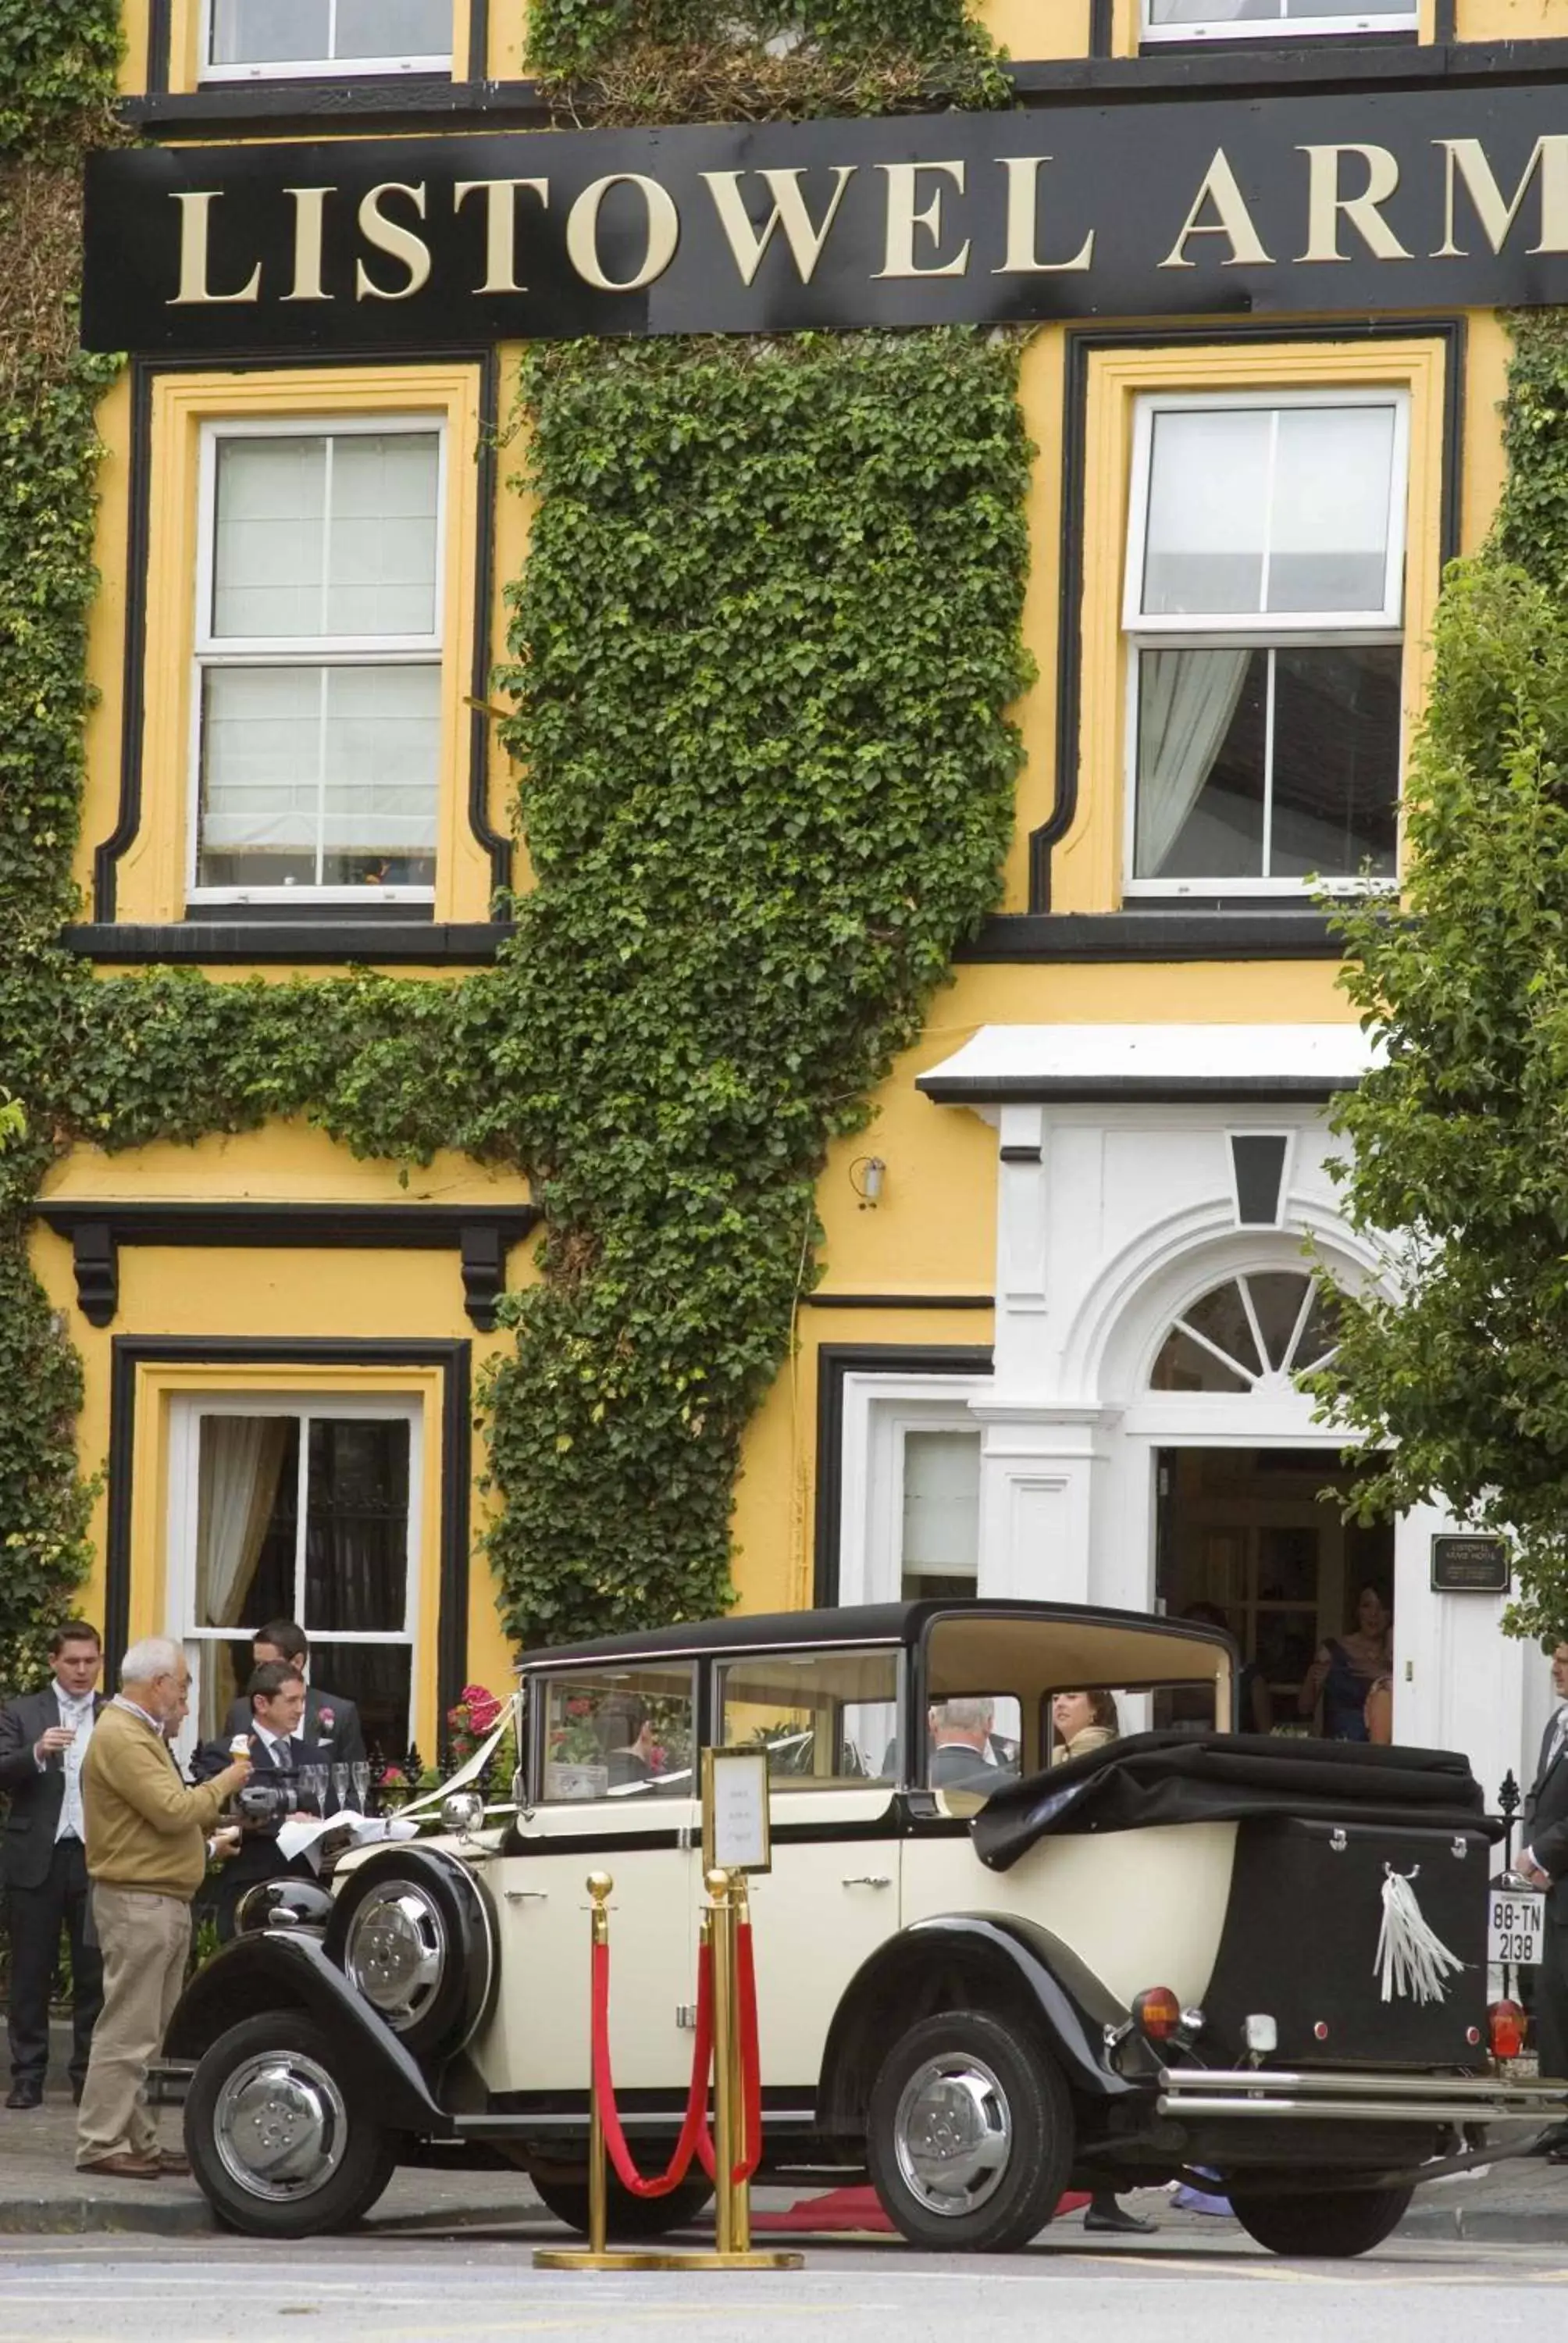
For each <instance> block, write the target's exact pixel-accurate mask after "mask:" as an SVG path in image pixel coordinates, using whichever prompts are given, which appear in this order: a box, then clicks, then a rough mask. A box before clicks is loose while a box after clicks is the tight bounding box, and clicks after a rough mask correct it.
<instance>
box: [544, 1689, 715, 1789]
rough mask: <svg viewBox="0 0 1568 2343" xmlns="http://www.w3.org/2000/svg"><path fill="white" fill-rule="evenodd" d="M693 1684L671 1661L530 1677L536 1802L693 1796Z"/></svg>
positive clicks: (694, 1711) (694, 1707)
mask: <svg viewBox="0 0 1568 2343" xmlns="http://www.w3.org/2000/svg"><path fill="white" fill-rule="evenodd" d="M695 1684H696V1669H695V1667H694V1666H693V1665H692V1664H681V1663H678V1662H671V1663H668V1664H664V1665H656V1666H649V1667H626V1668H614V1667H612V1668H602V1669H600V1668H571V1669H563V1670H562V1672H561V1674H559V1675H548V1676H536V1677H535V1678H534V1680H533V1685H532V1691H531V1694H530V1699H531V1703H532V1705H533V1709H534V1714H535V1715H538V1717H539V1719H540V1727H539V1730H540V1748H539V1751H538V1803H539V1804H540V1805H560V1804H562V1803H564V1802H566V1801H568V1800H580V1799H590V1798H645V1797H649V1796H657V1795H658V1794H659V1793H660V1792H663V1793H665V1794H666V1795H678V1796H683V1797H689V1796H691V1795H694V1789H693V1780H694V1776H693V1773H692V1738H693V1720H694V1717H695V1715H696V1704H695V1697H694V1692H695Z"/></svg>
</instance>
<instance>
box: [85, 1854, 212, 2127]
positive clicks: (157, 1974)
mask: <svg viewBox="0 0 1568 2343" xmlns="http://www.w3.org/2000/svg"><path fill="white" fill-rule="evenodd" d="M93 1925H94V1926H95V1928H96V1930H97V1933H98V1942H99V1944H100V1945H101V1946H102V1947H103V1953H104V2008H103V2015H102V2016H100V2017H99V2019H98V2023H97V2025H96V2026H95V2028H94V2032H93V2054H92V2056H91V2057H90V2058H89V2060H88V2062H87V2079H86V2083H85V2086H84V2087H83V2091H82V2105H81V2110H80V2113H79V2114H78V2116H77V2118H76V2162H77V2164H78V2165H83V2164H92V2163H95V2162H96V2160H97V2158H98V2157H101V2156H125V2155H127V2154H128V2155H134V2156H146V2155H148V2154H149V2153H151V2152H152V2151H153V2150H155V2149H156V2147H157V2139H158V2136H157V2131H156V2127H155V2126H154V2123H153V2119H152V2117H151V2116H150V2115H149V2114H148V2113H147V2097H146V2082H147V2065H148V2061H149V2060H151V2059H153V2058H156V2056H157V2055H158V2052H159V2051H160V2050H161V2049H162V2048H163V2043H164V2036H165V2035H166V2033H167V2031H168V2025H169V2020H170V2018H171V2017H172V2016H174V2013H175V2004H176V2002H177V2001H178V1999H179V1997H180V1989H181V1987H182V1986H183V1985H184V1983H185V1974H186V1956H187V1955H188V1953H189V1951H190V1941H191V1912H190V1906H189V1905H188V1904H182V1903H181V1902H180V1900H179V1898H178V1897H177V1896H149V1895H147V1894H146V1891H145V1890H144V1889H142V1888H138V1887H108V1886H106V1885H104V1883H103V1882H102V1881H101V1880H95V1882H94V1884H93Z"/></svg>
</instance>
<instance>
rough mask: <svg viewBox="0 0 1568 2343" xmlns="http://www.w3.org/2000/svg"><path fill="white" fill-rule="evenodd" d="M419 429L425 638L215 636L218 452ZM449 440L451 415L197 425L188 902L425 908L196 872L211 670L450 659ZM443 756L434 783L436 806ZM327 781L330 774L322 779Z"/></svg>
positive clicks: (359, 892) (352, 889)
mask: <svg viewBox="0 0 1568 2343" xmlns="http://www.w3.org/2000/svg"><path fill="white" fill-rule="evenodd" d="M398 432H417V433H420V434H421V435H423V436H426V437H428V436H430V435H431V434H434V436H435V437H436V440H437V458H436V461H437V474H436V577H435V599H434V609H433V614H432V615H433V619H434V624H433V627H432V629H431V631H430V633H429V634H427V635H215V634H214V632H213V629H212V614H213V592H214V586H215V578H216V535H217V453H218V448H219V447H220V445H221V444H222V443H223V442H224V441H226V440H231V439H320V438H324V439H326V440H327V442H328V451H329V452H328V463H329V464H330V461H331V457H330V443H331V442H332V441H333V440H334V439H347V438H356V437H377V438H382V437H391V436H393V435H394V434H395V433H398ZM447 456H448V440H447V417H446V416H445V414H430V415H417V414H397V415H377V414H367V415H344V416H338V415H326V416H317V415H297V416H289V417H256V418H252V417H246V416H236V417H227V416H225V417H215V418H214V419H213V420H212V421H210V422H206V423H204V424H203V425H202V427H201V441H200V455H199V460H198V471H197V486H196V625H195V649H194V654H193V658H192V673H191V691H190V781H189V789H188V793H187V819H186V901H187V902H188V903H308V904H313V905H314V904H324V903H366V902H372V903H429V902H433V901H434V900H435V894H436V890H435V888H434V886H429V887H371V886H348V887H333V886H321V887H317V886H312V885H305V886H294V887H266V886H246V887H203V886H200V885H198V883H197V880H196V871H197V869H198V867H199V861H200V853H201V813H202V807H201V788H202V718H203V705H204V699H205V693H204V690H203V679H204V677H205V675H206V670H207V669H208V668H209V667H211V668H267V667H302V666H303V667H433V668H435V669H436V670H437V675H439V673H440V671H441V669H442V668H443V666H444V663H445V659H446V624H447V611H446V601H447V591H446V587H447V560H446V552H447V513H448V500H447ZM441 781H442V771H441V766H440V762H439V760H437V770H436V772H435V774H434V776H433V777H432V786H433V788H434V789H435V791H436V794H437V807H436V808H435V809H433V811H435V812H436V814H437V830H438V801H439V795H440V789H441ZM323 784H324V785H325V775H324V776H323Z"/></svg>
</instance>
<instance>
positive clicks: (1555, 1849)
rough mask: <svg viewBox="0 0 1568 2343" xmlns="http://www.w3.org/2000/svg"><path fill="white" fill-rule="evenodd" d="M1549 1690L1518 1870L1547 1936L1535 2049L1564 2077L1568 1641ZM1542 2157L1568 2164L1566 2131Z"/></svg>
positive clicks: (1567, 2058)
mask: <svg viewBox="0 0 1568 2343" xmlns="http://www.w3.org/2000/svg"><path fill="white" fill-rule="evenodd" d="M1552 1689H1553V1692H1554V1693H1555V1694H1557V1698H1558V1701H1559V1703H1560V1704H1561V1705H1560V1706H1559V1707H1558V1708H1557V1710H1556V1712H1555V1713H1554V1715H1553V1717H1552V1719H1551V1721H1550V1723H1549V1724H1548V1725H1547V1727H1546V1731H1545V1733H1544V1735H1543V1736H1542V1742H1541V1762H1540V1764H1539V1765H1538V1766H1537V1767H1536V1769H1535V1779H1534V1781H1533V1783H1532V1785H1531V1786H1530V1793H1529V1795H1528V1796H1527V1797H1526V1799H1525V1801H1524V1851H1523V1854H1522V1855H1521V1856H1520V1858H1519V1865H1518V1867H1519V1869H1520V1871H1521V1872H1522V1873H1523V1875H1524V1877H1525V1878H1526V1879H1528V1880H1529V1881H1530V1882H1531V1884H1532V1885H1533V1886H1538V1887H1544V1888H1545V1890H1546V1935H1545V1942H1544V1944H1543V1947H1542V1954H1541V1966H1540V1967H1539V1968H1538V1969H1537V1971H1536V1972H1535V2047H1536V2052H1537V2055H1538V2056H1539V2058H1540V2061H1541V2072H1542V2074H1543V2075H1550V2076H1551V2077H1553V2079H1556V2078H1557V2077H1562V2076H1568V1639H1564V1641H1563V1642H1562V1643H1560V1644H1558V1645H1557V1646H1556V1648H1555V1649H1554V1651H1553V1654H1552ZM1547 2153H1548V2154H1549V2155H1550V2156H1551V2157H1552V2160H1553V2163H1568V2125H1559V2126H1558V2127H1556V2129H1555V2131H1554V2132H1553V2135H1552V2137H1551V2141H1550V2144H1549V2146H1548V2149H1547Z"/></svg>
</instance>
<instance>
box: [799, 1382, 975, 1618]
mask: <svg viewBox="0 0 1568 2343" xmlns="http://www.w3.org/2000/svg"><path fill="white" fill-rule="evenodd" d="M990 1385H991V1378H990V1375H982V1374H930V1375H922V1374H919V1373H906V1374H877V1373H849V1374H846V1375H845V1377H844V1381H843V1391H842V1397H841V1403H840V1406H841V1413H840V1417H839V1443H840V1447H839V1456H840V1472H839V1490H840V1496H839V1592H838V1595H837V1598H836V1599H837V1600H838V1601H839V1603H897V1602H899V1601H900V1600H901V1598H902V1594H903V1526H904V1443H905V1441H906V1440H907V1439H908V1437H909V1435H910V1433H911V1432H964V1433H975V1434H976V1435H977V1436H980V1437H983V1435H981V1433H980V1425H979V1424H978V1423H976V1421H975V1418H974V1415H973V1413H972V1411H971V1409H970V1400H971V1399H978V1398H980V1397H981V1396H983V1394H984V1393H987V1392H988V1391H990ZM975 1584H976V1592H977V1593H978V1592H979V1586H980V1582H979V1578H978V1576H977V1578H976V1582H975Z"/></svg>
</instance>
